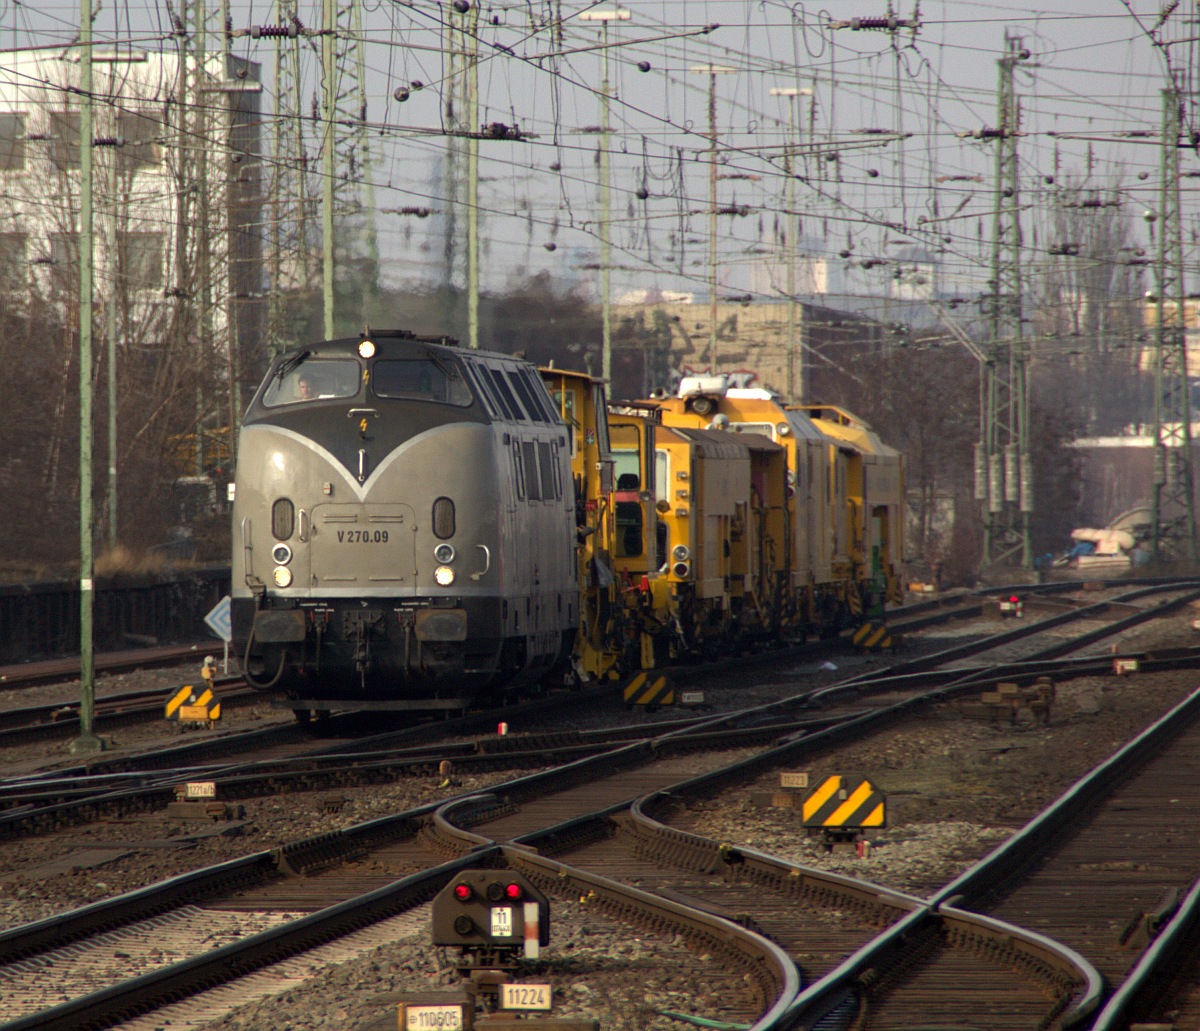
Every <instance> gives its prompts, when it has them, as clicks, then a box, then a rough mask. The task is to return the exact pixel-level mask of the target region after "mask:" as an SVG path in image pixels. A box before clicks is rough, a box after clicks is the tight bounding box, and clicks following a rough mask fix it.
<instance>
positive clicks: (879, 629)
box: [852, 620, 895, 651]
mask: <svg viewBox="0 0 1200 1031" xmlns="http://www.w3.org/2000/svg"><path fill="white" fill-rule="evenodd" d="M852 640H853V642H854V646H855V647H856V648H862V649H863V650H864V651H890V650H891V649H892V648H894V647H895V643H894V642H893V640H892V635H891V633H890V631H889V630H888V628H887V626H886V625H885V624H883V623H876V622H874V621H873V620H872V621H870V622H867V623H864V624H863V625H862V626H860V627H859V628H858V629H857V630H855V631H854V636H853V638H852Z"/></svg>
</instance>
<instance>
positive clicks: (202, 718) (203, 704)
mask: <svg viewBox="0 0 1200 1031" xmlns="http://www.w3.org/2000/svg"><path fill="white" fill-rule="evenodd" d="M165 715H166V717H167V719H169V720H178V721H179V723H180V725H181V726H182V725H185V724H189V723H191V724H199V723H205V724H207V725H208V726H210V727H211V726H212V725H213V724H214V723H216V721H217V720H219V719H220V718H221V702H220V699H218V698H217V697H216V696H215V695H214V694H213V691H212V688H211V687H204V688H201V689H200V690H199V691H197V689H196V688H195V687H194V686H193V685H192V684H186V685H184V686H183V687H181V688H180V689H179V690H178V691H176V692H175V694H173V695H172V696H171V698H170V700H169V701H168V702H167V707H166V712H165Z"/></svg>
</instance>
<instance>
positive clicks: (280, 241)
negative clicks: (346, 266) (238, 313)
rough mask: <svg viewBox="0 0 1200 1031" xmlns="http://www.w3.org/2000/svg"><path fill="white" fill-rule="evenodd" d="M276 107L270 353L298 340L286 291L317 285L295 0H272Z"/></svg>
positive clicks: (303, 291) (305, 290)
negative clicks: (273, 1) (274, 1)
mask: <svg viewBox="0 0 1200 1031" xmlns="http://www.w3.org/2000/svg"><path fill="white" fill-rule="evenodd" d="M275 22H276V25H275V27H274V30H273V31H272V33H271V34H272V35H273V36H274V37H275V111H274V116H275V117H274V120H273V122H272V125H271V128H272V139H271V158H272V166H271V175H270V176H269V178H268V188H269V189H270V191H271V193H270V197H271V200H270V209H269V210H270V217H271V233H270V243H269V254H270V257H269V262H270V264H269V271H270V277H271V285H270V294H269V305H268V316H267V318H268V330H267V338H268V340H269V342H270V344H269V346H270V348H271V352H272V353H273V354H275V353H278V352H279V351H282V350H286V349H287V348H288V346H290V345H291V344H293V343H296V342H298V341H296V340H295V339H294V337H295V334H296V332H297V331H298V329H299V326H298V325H297V324H296V323H297V320H296V318H295V316H294V315H292V314H289V313H290V312H291V311H294V310H295V306H292V305H286V304H285V303H284V298H285V296H286V295H287V294H300V295H307V294H310V293H311V292H312V291H313V290H314V289H315V287H316V283H315V280H314V272H315V266H316V258H315V255H314V253H313V236H312V212H313V205H314V199H313V196H312V180H311V175H310V172H311V169H310V166H309V162H310V155H309V150H308V147H309V142H308V140H307V139H306V134H305V117H304V102H303V86H302V81H303V80H302V74H301V67H302V66H301V57H302V49H301V48H302V46H303V45H304V44H303V39H302V36H301V33H300V31H299V30H300V28H301V26H300V21H299V18H298V16H297V11H296V2H295V0H276V4H275Z"/></svg>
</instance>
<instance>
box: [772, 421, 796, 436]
mask: <svg viewBox="0 0 1200 1031" xmlns="http://www.w3.org/2000/svg"><path fill="white" fill-rule="evenodd" d="M775 432H776V433H778V434H779V435H780V436H781V437H786V436H787V435H788V434H789V433H791V432H792V427H791V426H789V425H788V424H787V423H786V422H777V423H776V424H775Z"/></svg>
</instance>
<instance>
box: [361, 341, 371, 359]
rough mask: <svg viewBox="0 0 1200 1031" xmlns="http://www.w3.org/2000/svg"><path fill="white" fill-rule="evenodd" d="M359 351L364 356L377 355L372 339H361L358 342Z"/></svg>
mask: <svg viewBox="0 0 1200 1031" xmlns="http://www.w3.org/2000/svg"><path fill="white" fill-rule="evenodd" d="M358 353H359V356H360V357H362V358H373V357H375V344H374V342H373V341H371V340H361V341H359V344H358Z"/></svg>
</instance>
